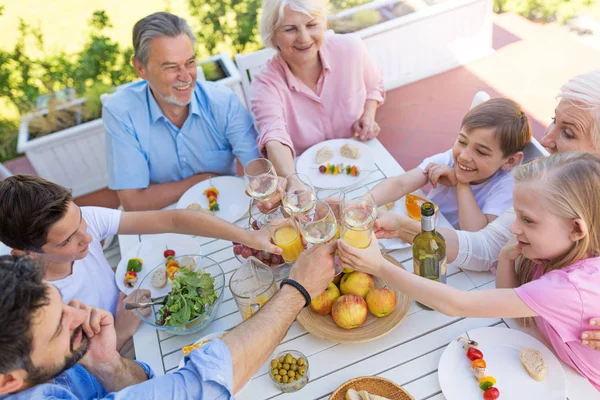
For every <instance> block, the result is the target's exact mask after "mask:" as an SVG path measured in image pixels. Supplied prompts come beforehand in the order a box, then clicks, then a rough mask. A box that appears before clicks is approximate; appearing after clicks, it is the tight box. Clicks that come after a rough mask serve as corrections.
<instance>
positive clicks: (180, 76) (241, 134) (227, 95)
mask: <svg viewBox="0 0 600 400" xmlns="http://www.w3.org/2000/svg"><path fill="white" fill-rule="evenodd" d="M194 44H195V38H194V35H193V33H192V31H191V29H190V27H189V25H188V24H187V22H186V21H185V20H184V19H182V18H179V17H177V16H175V15H173V14H169V13H165V12H159V13H155V14H152V15H149V16H147V17H145V18H143V19H141V20H140V21H138V22H137V23H136V24H135V26H134V28H133V45H134V50H135V55H134V57H133V65H134V67H135V70H136V72H137V73H138V75H139V76H140V77H141V78H142V79H144V80H143V81H141V82H137V83H134V84H133V85H130V86H128V87H127V88H125V89H123V90H119V91H117V93H115V94H113V95H111V96H110V98H109V99H108V100H107V102H106V104H105V106H104V110H103V114H102V119H103V121H104V127H105V129H106V147H107V161H108V163H107V164H108V175H109V187H110V188H111V189H113V190H117V191H118V193H119V198H120V199H121V203H122V204H123V207H124V208H125V210H128V211H129V210H153V209H160V208H162V207H165V206H167V205H169V204H172V203H174V202H175V201H177V200H178V199H179V197H181V195H182V194H183V193H184V192H185V191H186V190H187V189H188V188H190V187H191V186H193V185H194V184H196V183H198V182H200V181H202V180H204V179H206V178H208V177H209V175H211V174H212V175H215V174H219V175H221V174H229V175H231V174H234V173H235V160H234V157H236V156H237V157H238V159H239V160H240V162H241V163H242V164H243V165H245V164H246V163H248V162H249V161H250V160H252V159H254V158H257V157H259V153H258V150H257V147H256V136H257V134H256V130H255V129H254V126H253V121H252V117H251V116H250V114H249V113H248V111H247V110H246V109H245V108H244V106H243V105H242V104H241V102H240V100H239V99H238V98H237V96H236V95H235V94H234V93H233V92H231V91H230V90H229V89H227V88H225V87H223V86H221V85H218V84H215V83H211V82H197V81H196V55H195V53H194Z"/></svg>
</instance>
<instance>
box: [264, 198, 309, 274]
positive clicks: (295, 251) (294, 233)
mask: <svg viewBox="0 0 600 400" xmlns="http://www.w3.org/2000/svg"><path fill="white" fill-rule="evenodd" d="M260 225H261V226H263V227H264V226H266V227H267V228H268V229H269V232H270V234H271V240H273V243H275V244H276V245H277V246H279V247H280V248H281V250H283V252H282V254H281V255H282V256H283V260H284V261H285V262H286V263H288V264H289V263H293V262H294V261H296V260H297V259H298V256H300V253H302V252H303V251H304V245H303V244H302V236H300V230H299V229H298V224H297V223H296V219H295V218H294V216H293V215H291V216H290V215H289V214H288V213H286V212H285V210H284V209H283V208H282V207H277V208H274V209H273V210H271V211H269V212H268V213H266V214H264V215H263V216H262V217H261V219H260Z"/></svg>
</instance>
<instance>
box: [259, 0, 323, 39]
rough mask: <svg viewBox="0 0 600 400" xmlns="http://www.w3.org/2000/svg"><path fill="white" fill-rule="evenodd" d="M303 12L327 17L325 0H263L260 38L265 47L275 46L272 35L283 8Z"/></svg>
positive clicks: (277, 25)
mask: <svg viewBox="0 0 600 400" xmlns="http://www.w3.org/2000/svg"><path fill="white" fill-rule="evenodd" d="M286 7H287V8H289V9H290V10H292V11H297V12H301V13H304V14H306V15H309V16H312V17H321V18H323V19H324V20H326V18H327V3H326V1H325V0H263V3H262V14H261V16H260V38H261V40H262V42H263V45H264V46H265V47H271V48H276V46H275V44H274V43H273V36H275V31H276V30H277V28H278V27H279V24H280V23H281V20H282V19H283V12H284V10H285V8H286Z"/></svg>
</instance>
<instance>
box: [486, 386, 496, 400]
mask: <svg viewBox="0 0 600 400" xmlns="http://www.w3.org/2000/svg"><path fill="white" fill-rule="evenodd" d="M498 397H500V391H499V390H498V389H496V388H495V387H491V388H489V389H488V390H486V391H485V392H483V399H484V400H496V399H497V398H498Z"/></svg>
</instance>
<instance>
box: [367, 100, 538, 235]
mask: <svg viewBox="0 0 600 400" xmlns="http://www.w3.org/2000/svg"><path fill="white" fill-rule="evenodd" d="M530 140H531V128H530V125H529V120H528V118H527V115H525V113H524V112H523V110H522V109H521V106H520V105H519V104H517V103H515V102H514V101H512V100H509V99H492V100H488V101H486V102H484V103H482V104H480V105H478V106H477V107H475V108H473V109H472V110H471V111H469V112H468V113H467V115H465V117H464V118H463V121H462V124H461V128H460V132H459V134H458V137H457V139H456V142H454V146H453V147H452V149H450V150H448V151H446V152H444V153H440V154H437V155H435V156H433V157H429V158H426V159H425V160H424V161H423V162H422V163H421V164H420V165H419V166H418V167H417V168H415V169H413V170H410V171H408V172H406V173H405V174H402V175H399V176H395V177H392V178H388V179H385V180H384V181H383V182H381V183H379V184H378V185H377V186H375V187H374V188H373V190H372V191H371V193H372V194H373V197H374V198H375V201H376V202H377V204H378V205H382V204H386V203H389V202H391V201H396V200H398V199H400V198H402V197H403V196H405V195H407V194H409V193H411V192H413V191H415V190H417V189H419V188H421V187H422V186H424V185H426V184H427V182H430V183H431V184H432V186H433V189H432V190H431V192H429V195H428V196H427V197H428V198H429V200H431V201H432V202H433V203H435V204H437V205H438V207H439V211H440V212H441V213H442V214H443V215H444V216H445V217H446V218H447V219H448V221H449V222H450V223H451V224H452V226H454V228H456V229H461V230H466V231H478V230H480V229H483V228H484V227H485V226H486V225H487V224H488V223H490V222H491V221H493V220H495V219H496V218H497V217H498V216H499V215H500V214H502V213H503V212H504V211H505V210H506V209H508V208H510V207H511V205H512V188H513V181H512V177H511V175H510V172H509V170H510V169H511V168H512V167H514V166H515V165H518V164H519V163H520V162H521V160H522V159H523V149H524V148H525V146H526V145H527V143H529V141H530Z"/></svg>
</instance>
